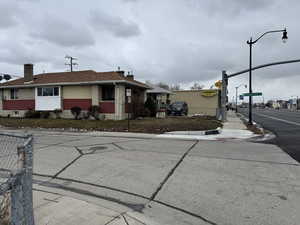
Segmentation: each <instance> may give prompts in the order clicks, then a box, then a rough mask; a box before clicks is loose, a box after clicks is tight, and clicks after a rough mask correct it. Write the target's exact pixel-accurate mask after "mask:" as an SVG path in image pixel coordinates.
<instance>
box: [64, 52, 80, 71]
mask: <svg viewBox="0 0 300 225" xmlns="http://www.w3.org/2000/svg"><path fill="white" fill-rule="evenodd" d="M65 58H66V59H67V60H70V63H65V65H66V66H70V70H71V72H73V66H75V65H78V63H74V62H73V60H77V58H74V57H72V56H69V55H66V57H65Z"/></svg>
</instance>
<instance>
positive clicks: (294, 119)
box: [240, 109, 300, 162]
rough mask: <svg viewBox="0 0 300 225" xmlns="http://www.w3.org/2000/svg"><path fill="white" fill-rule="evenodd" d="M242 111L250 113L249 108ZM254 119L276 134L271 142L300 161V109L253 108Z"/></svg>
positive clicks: (245, 113) (246, 113)
mask: <svg viewBox="0 0 300 225" xmlns="http://www.w3.org/2000/svg"><path fill="white" fill-rule="evenodd" d="M240 111H241V112H242V113H243V114H244V115H248V109H240ZM253 120H254V121H255V122H257V123H259V124H260V125H262V126H263V127H264V128H265V129H267V130H270V131H272V132H273V133H274V134H275V135H276V138H275V139H273V140H271V141H269V142H271V143H272V144H276V145H278V146H279V147H280V148H281V149H283V150H284V151H285V152H286V153H288V154H289V155H290V156H291V157H293V158H294V159H296V160H297V161H298V162H300V111H298V112H296V111H289V110H285V109H281V110H275V109H253Z"/></svg>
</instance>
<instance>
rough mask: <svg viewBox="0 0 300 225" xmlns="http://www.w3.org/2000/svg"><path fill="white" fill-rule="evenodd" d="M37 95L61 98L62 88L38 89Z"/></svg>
mask: <svg viewBox="0 0 300 225" xmlns="http://www.w3.org/2000/svg"><path fill="white" fill-rule="evenodd" d="M51 89H52V90H51ZM47 92H48V93H47ZM36 95H37V97H60V88H59V87H58V86H54V87H38V88H37V91H36Z"/></svg>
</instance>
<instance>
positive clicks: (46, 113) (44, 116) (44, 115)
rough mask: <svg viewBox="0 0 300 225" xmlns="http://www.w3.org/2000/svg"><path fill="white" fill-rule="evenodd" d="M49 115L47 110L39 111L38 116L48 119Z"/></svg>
mask: <svg viewBox="0 0 300 225" xmlns="http://www.w3.org/2000/svg"><path fill="white" fill-rule="evenodd" d="M49 116H50V112H49V111H41V112H40V118H42V119H48V118H49Z"/></svg>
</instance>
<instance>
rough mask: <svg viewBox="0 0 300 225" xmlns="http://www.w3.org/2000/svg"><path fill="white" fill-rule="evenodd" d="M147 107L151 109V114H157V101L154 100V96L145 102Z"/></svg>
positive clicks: (153, 115)
mask: <svg viewBox="0 0 300 225" xmlns="http://www.w3.org/2000/svg"><path fill="white" fill-rule="evenodd" d="M145 108H146V109H148V110H149V111H150V116H152V117H155V116H156V109H157V106H156V103H155V101H154V100H153V98H151V97H148V98H147V100H146V102H145Z"/></svg>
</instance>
